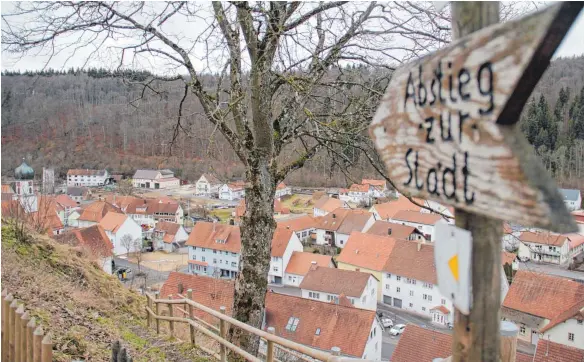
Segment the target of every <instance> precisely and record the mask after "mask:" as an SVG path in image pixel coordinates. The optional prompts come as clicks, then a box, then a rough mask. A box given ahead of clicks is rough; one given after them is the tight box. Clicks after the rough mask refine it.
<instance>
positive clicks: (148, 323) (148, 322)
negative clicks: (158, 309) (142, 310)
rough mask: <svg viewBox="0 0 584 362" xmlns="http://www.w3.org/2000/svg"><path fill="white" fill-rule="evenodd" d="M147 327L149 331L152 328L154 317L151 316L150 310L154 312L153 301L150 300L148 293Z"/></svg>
mask: <svg viewBox="0 0 584 362" xmlns="http://www.w3.org/2000/svg"><path fill="white" fill-rule="evenodd" d="M146 308H147V309H146V325H147V326H148V329H150V327H151V326H152V315H151V314H150V311H149V310H148V309H150V310H152V299H151V298H150V293H146Z"/></svg>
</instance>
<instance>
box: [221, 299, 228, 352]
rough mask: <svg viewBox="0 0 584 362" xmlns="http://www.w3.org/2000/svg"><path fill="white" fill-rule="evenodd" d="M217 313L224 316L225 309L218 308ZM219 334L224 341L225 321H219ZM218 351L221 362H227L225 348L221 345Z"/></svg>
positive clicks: (225, 333) (225, 332) (222, 307)
mask: <svg viewBox="0 0 584 362" xmlns="http://www.w3.org/2000/svg"><path fill="white" fill-rule="evenodd" d="M219 311H220V312H221V313H222V314H225V307H224V306H221V307H219ZM219 334H220V335H221V338H223V339H225V337H226V336H227V322H225V320H223V319H220V320H219ZM219 351H220V355H221V362H227V348H225V346H224V345H223V344H221V346H220V347H219Z"/></svg>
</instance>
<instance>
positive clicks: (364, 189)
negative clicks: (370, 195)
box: [349, 184, 369, 192]
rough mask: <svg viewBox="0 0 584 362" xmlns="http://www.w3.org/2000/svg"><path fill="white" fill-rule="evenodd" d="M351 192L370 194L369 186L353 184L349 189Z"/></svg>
mask: <svg viewBox="0 0 584 362" xmlns="http://www.w3.org/2000/svg"><path fill="white" fill-rule="evenodd" d="M349 191H351V192H369V184H365V185H361V184H352V185H351V187H349Z"/></svg>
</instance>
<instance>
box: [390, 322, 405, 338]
mask: <svg viewBox="0 0 584 362" xmlns="http://www.w3.org/2000/svg"><path fill="white" fill-rule="evenodd" d="M404 329H406V325H405V324H396V325H395V326H393V328H391V329H390V330H389V334H391V335H392V336H399V335H400V334H402V332H403V331H404Z"/></svg>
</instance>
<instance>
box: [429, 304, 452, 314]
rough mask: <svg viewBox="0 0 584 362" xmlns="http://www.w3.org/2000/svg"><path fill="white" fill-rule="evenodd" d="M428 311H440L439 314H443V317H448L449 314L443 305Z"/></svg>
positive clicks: (448, 310)
mask: <svg viewBox="0 0 584 362" xmlns="http://www.w3.org/2000/svg"><path fill="white" fill-rule="evenodd" d="M430 310H437V311H440V313H442V314H444V315H448V314H450V309H448V308H446V307H445V306H443V305H439V306H437V307H434V308H431V309H430Z"/></svg>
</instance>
